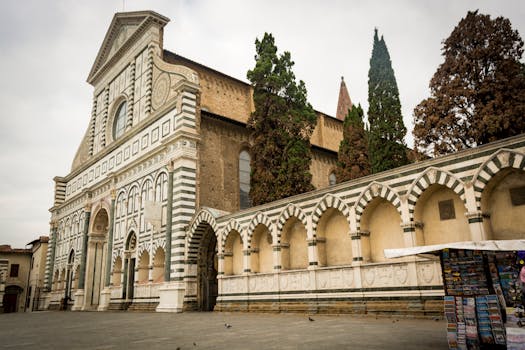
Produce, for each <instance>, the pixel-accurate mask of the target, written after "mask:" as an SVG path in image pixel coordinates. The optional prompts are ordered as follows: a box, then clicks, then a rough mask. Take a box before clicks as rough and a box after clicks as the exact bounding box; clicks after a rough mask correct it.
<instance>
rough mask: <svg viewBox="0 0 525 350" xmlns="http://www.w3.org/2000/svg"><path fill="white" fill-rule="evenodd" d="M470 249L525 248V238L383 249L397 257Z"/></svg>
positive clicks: (392, 256)
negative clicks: (444, 250)
mask: <svg viewBox="0 0 525 350" xmlns="http://www.w3.org/2000/svg"><path fill="white" fill-rule="evenodd" d="M446 248H450V249H470V250H495V251H497V250H499V251H502V250H503V251H505V250H506V251H509V250H510V251H512V250H525V239H513V240H502V241H479V242H474V241H466V242H453V243H444V244H435V245H425V246H419V247H412V248H399V249H385V257H386V258H389V259H391V258H399V257H401V256H407V255H418V254H425V253H431V252H438V251H441V250H442V249H446Z"/></svg>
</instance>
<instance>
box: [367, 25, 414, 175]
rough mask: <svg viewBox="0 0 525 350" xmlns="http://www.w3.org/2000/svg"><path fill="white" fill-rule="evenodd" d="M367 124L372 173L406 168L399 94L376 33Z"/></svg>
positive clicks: (385, 54)
mask: <svg viewBox="0 0 525 350" xmlns="http://www.w3.org/2000/svg"><path fill="white" fill-rule="evenodd" d="M368 123H369V128H370V129H369V148H368V151H369V154H370V164H371V166H372V173H377V172H380V171H384V170H388V169H393V168H396V167H398V166H401V165H405V164H407V163H408V159H407V153H406V152H407V147H406V145H405V141H404V137H405V135H406V127H405V124H404V123H403V116H402V115H401V102H400V101H399V90H398V88H397V83H396V77H395V76H394V69H392V62H391V61H390V55H389V53H388V49H387V47H386V43H385V40H384V39H383V37H382V36H381V39H379V38H378V36H377V29H375V32H374V47H373V49H372V57H371V58H370V70H369V71H368Z"/></svg>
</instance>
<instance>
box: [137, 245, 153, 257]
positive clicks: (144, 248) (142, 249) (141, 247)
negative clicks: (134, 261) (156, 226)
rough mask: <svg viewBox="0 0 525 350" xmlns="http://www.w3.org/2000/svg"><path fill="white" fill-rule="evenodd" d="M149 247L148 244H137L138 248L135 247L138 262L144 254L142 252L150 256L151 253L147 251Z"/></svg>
mask: <svg viewBox="0 0 525 350" xmlns="http://www.w3.org/2000/svg"><path fill="white" fill-rule="evenodd" d="M149 247H150V244H149V243H143V244H139V245H138V247H137V258H138V259H139V260H140V258H141V257H142V254H144V252H148V254H149V255H151V252H150V251H149Z"/></svg>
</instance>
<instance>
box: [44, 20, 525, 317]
mask: <svg viewBox="0 0 525 350" xmlns="http://www.w3.org/2000/svg"><path fill="white" fill-rule="evenodd" d="M168 21H169V19H168V18H166V17H164V16H161V15H159V14H157V13H154V12H151V11H142V12H128V13H118V14H116V15H115V16H114V18H113V21H112V23H111V25H110V27H109V29H108V32H107V34H106V37H105V38H104V41H103V43H102V46H101V48H100V51H99V53H98V55H97V57H96V59H95V63H94V65H93V68H92V70H91V72H90V73H89V77H88V82H89V83H90V84H91V85H92V86H93V87H94V94H93V107H92V112H91V116H90V118H89V126H88V129H87V131H86V134H85V136H84V137H83V139H82V140H81V144H80V147H79V149H78V152H77V154H76V156H75V159H74V160H73V164H72V169H71V172H70V173H69V174H67V175H66V176H63V177H55V179H54V180H55V198H54V205H53V207H52V208H51V210H50V211H51V230H50V242H49V248H48V254H47V263H46V278H45V284H46V288H47V290H48V293H47V299H46V300H47V307H49V308H59V307H61V306H62V307H67V308H71V309H73V310H107V309H131V310H157V311H166V312H181V311H184V310H224V311H236V310H243V311H274V312H281V311H298V312H357V313H368V312H377V313H390V312H401V313H409V314H419V315H422V314H423V315H425V314H434V313H437V312H440V310H441V307H442V306H441V296H442V295H443V287H442V280H441V275H440V269H439V261H436V260H432V259H428V258H425V259H423V258H419V257H418V258H415V257H414V258H403V259H393V260H392V259H391V260H387V259H385V258H384V255H383V249H385V248H399V247H412V246H417V245H428V244H435V243H445V242H451V241H464V240H485V239H513V238H523V237H524V236H525V234H524V230H523V224H522V223H523V220H522V219H521V218H522V217H523V216H524V215H525V173H524V169H525V136H518V137H514V138H511V139H507V140H503V141H500V142H497V143H493V144H489V145H485V146H483V147H480V148H477V149H472V150H467V151H463V152H459V153H457V154H454V155H450V156H446V157H441V158H438V159H432V160H427V161H424V162H419V163H415V164H411V165H408V166H405V167H402V168H399V169H394V170H391V171H388V172H384V173H380V174H374V175H371V176H367V177H364V178H361V179H358V180H354V181H350V182H346V183H342V184H338V185H334V184H333V183H334V177H333V171H334V168H335V162H336V159H337V150H338V147H339V142H340V141H341V139H342V121H341V120H340V119H337V118H332V117H330V116H327V115H324V114H322V113H318V123H317V126H316V129H315V131H314V134H313V135H312V138H311V144H312V150H313V161H312V165H311V172H312V175H313V180H312V183H313V185H314V186H315V188H316V190H315V191H313V192H310V193H306V194H302V195H298V196H294V197H291V198H287V199H284V200H280V201H276V202H272V203H268V204H266V205H263V206H257V207H250V203H249V198H248V196H247V193H248V192H249V186H250V184H249V173H250V168H249V164H250V157H251V156H250V139H249V132H248V130H247V128H246V122H247V120H248V117H249V115H250V113H251V112H252V110H253V108H254V107H253V102H252V89H251V87H250V85H248V84H246V83H244V82H242V81H239V80H237V79H234V78H231V77H229V76H227V75H225V74H222V73H220V72H218V71H216V70H213V69H211V68H208V67H205V66H203V65H201V64H199V63H197V62H193V61H191V60H189V59H187V58H184V57H182V56H180V55H177V54H175V53H173V52H170V51H167V50H165V49H164V47H163V28H164V26H165V25H166V24H167V23H168ZM345 91H346V88H345ZM347 100H348V102H349V97H348V98H347ZM350 103H351V102H350ZM338 114H339V113H338Z"/></svg>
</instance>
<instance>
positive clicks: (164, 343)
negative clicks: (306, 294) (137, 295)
mask: <svg viewBox="0 0 525 350" xmlns="http://www.w3.org/2000/svg"><path fill="white" fill-rule="evenodd" d="M311 317H312V319H313V321H310V320H309V319H308V315H298V314H254V313H182V314H164V313H132V312H35V313H14V314H0V349H126V350H130V349H147V350H152V349H173V350H177V349H179V350H188V349H194V350H198V349H229V350H230V349H389V350H390V349H402V350H410V349H418V350H421V349H443V350H445V349H447V348H448V347H447V342H446V331H445V323H444V321H442V320H439V321H434V320H427V319H425V320H419V319H403V318H400V319H397V318H382V317H379V318H375V317H373V316H371V317H370V316H351V315H340V316H327V315H326V316H325V315H312V316H311ZM225 324H227V325H231V327H227V326H225Z"/></svg>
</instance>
